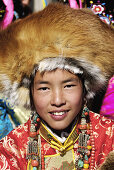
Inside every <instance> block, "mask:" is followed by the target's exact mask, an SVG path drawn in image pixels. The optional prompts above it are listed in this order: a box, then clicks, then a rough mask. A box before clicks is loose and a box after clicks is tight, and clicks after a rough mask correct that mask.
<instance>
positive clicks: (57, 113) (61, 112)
mask: <svg viewBox="0 0 114 170" xmlns="http://www.w3.org/2000/svg"><path fill="white" fill-rule="evenodd" d="M68 112H69V110H64V111H52V112H49V114H51V115H52V116H56V117H62V116H64V115H66V114H67V113H68Z"/></svg>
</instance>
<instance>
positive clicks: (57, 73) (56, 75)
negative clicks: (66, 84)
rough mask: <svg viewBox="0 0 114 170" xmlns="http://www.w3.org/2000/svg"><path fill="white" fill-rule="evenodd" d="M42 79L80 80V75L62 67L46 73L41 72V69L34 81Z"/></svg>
mask: <svg viewBox="0 0 114 170" xmlns="http://www.w3.org/2000/svg"><path fill="white" fill-rule="evenodd" d="M40 80H46V81H48V82H49V81H50V82H51V81H53V80H54V81H55V82H56V81H59V80H60V81H65V80H69V81H79V80H80V79H79V77H78V76H77V75H75V74H73V73H71V72H69V71H67V70H62V69H56V70H53V71H45V72H44V73H40V72H39V71H38V72H37V73H36V75H35V79H34V81H35V82H37V81H40Z"/></svg>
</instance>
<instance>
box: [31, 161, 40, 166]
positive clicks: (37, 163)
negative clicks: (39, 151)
mask: <svg viewBox="0 0 114 170" xmlns="http://www.w3.org/2000/svg"><path fill="white" fill-rule="evenodd" d="M31 165H32V166H33V167H38V166H39V162H38V161H37V160H33V159H32V161H31Z"/></svg>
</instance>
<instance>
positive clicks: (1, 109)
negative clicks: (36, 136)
mask: <svg viewBox="0 0 114 170" xmlns="http://www.w3.org/2000/svg"><path fill="white" fill-rule="evenodd" d="M14 115H15V112H14V110H13V108H11V106H10V105H9V103H8V102H7V101H5V100H3V99H0V139H2V138H3V137H5V136H6V135H8V133H9V132H10V131H12V130H13V129H14V127H13V124H14V125H15V127H16V126H18V125H19V124H20V123H19V122H18V121H17V120H16V119H15V116H14Z"/></svg>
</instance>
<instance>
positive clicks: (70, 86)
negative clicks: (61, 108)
mask: <svg viewBox="0 0 114 170" xmlns="http://www.w3.org/2000/svg"><path fill="white" fill-rule="evenodd" d="M74 86H76V85H75V84H67V85H65V87H64V88H72V87H74Z"/></svg>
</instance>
